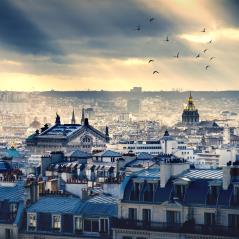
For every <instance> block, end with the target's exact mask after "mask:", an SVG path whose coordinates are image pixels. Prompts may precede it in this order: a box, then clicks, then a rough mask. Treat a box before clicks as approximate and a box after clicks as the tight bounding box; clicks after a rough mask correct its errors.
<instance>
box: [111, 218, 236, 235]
mask: <svg viewBox="0 0 239 239" xmlns="http://www.w3.org/2000/svg"><path fill="white" fill-rule="evenodd" d="M112 227H113V228H119V229H133V230H140V229H141V230H142V229H143V230H148V231H158V232H174V233H190V234H202V235H221V236H238V235H239V228H233V227H225V226H221V225H220V226H219V225H196V224H194V223H193V222H192V221H187V222H185V223H183V224H177V223H163V222H162V223H159V222H144V221H136V220H129V219H114V220H113V225H112Z"/></svg>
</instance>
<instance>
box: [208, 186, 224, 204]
mask: <svg viewBox="0 0 239 239" xmlns="http://www.w3.org/2000/svg"><path fill="white" fill-rule="evenodd" d="M220 190H221V186H218V185H211V186H210V187H209V194H208V203H209V204H210V203H216V201H217V198H218V195H219V193H220Z"/></svg>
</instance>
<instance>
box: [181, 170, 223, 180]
mask: <svg viewBox="0 0 239 239" xmlns="http://www.w3.org/2000/svg"><path fill="white" fill-rule="evenodd" d="M179 177H182V178H189V179H222V170H221V169H191V170H188V171H185V172H183V173H182V174H181V175H180V176H179Z"/></svg>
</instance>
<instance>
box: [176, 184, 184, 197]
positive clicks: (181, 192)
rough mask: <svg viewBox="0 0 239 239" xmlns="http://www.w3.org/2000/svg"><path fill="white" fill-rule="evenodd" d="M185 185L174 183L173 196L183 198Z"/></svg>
mask: <svg viewBox="0 0 239 239" xmlns="http://www.w3.org/2000/svg"><path fill="white" fill-rule="evenodd" d="M185 189H186V187H185V185H175V196H176V197H177V198H179V199H183V197H184V194H185Z"/></svg>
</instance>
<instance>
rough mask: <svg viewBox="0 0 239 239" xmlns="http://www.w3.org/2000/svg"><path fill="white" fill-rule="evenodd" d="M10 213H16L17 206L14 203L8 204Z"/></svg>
mask: <svg viewBox="0 0 239 239" xmlns="http://www.w3.org/2000/svg"><path fill="white" fill-rule="evenodd" d="M10 212H11V213H17V204H16V203H11V204H10Z"/></svg>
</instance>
